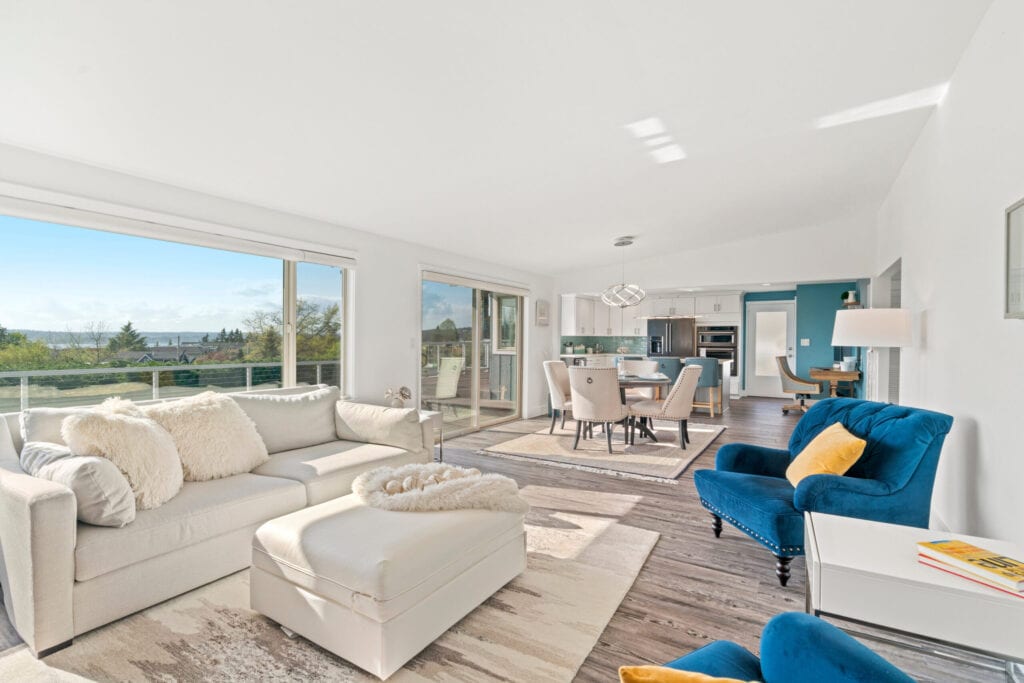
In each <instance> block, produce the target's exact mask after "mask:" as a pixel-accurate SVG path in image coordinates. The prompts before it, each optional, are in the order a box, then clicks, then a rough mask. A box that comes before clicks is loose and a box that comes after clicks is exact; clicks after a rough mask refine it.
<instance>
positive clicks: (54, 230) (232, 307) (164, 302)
mask: <svg viewBox="0 0 1024 683" xmlns="http://www.w3.org/2000/svg"><path fill="white" fill-rule="evenodd" d="M0 244H2V245H3V253H4V258H3V262H2V265H0V291H2V292H4V297H3V304H2V305H0V325H3V326H5V327H8V328H21V329H35V330H53V331H64V330H66V329H71V330H81V329H82V328H83V327H84V326H85V325H86V324H88V323H90V322H103V323H105V327H106V328H107V329H116V328H117V327H120V326H121V325H123V324H124V323H125V322H126V321H128V320H131V322H132V324H133V325H134V326H135V327H136V328H138V329H141V330H152V331H200V332H205V331H217V330H220V329H221V328H222V327H226V328H228V329H231V328H235V327H240V328H244V324H243V320H244V319H245V318H246V317H247V316H248V315H249V314H250V313H251V312H252V311H254V310H259V309H274V310H280V308H281V271H282V266H281V261H280V260H278V259H272V258H266V257H263V256H252V255H249V254H239V253H235V252H230V251H220V250H217V249H207V248H204V247H194V246H189V245H184V244H177V243H174V242H162V241H160V240H151V239H144V238H140V237H130V236H127V235H118V234H116V233H107V232H103V231H100V230H87V229H83V228H75V227H68V226H62V225H54V224H52V223H43V222H40V221H33V220H27V219H22V218H13V217H8V216H0ZM298 280H299V296H300V297H303V298H307V299H313V300H316V301H317V302H318V303H329V302H331V301H333V302H337V301H338V300H339V299H340V294H341V280H340V277H339V274H338V269H337V268H331V267H328V266H320V265H315V264H300V265H299V273H298Z"/></svg>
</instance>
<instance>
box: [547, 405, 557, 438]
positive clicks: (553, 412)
mask: <svg viewBox="0 0 1024 683" xmlns="http://www.w3.org/2000/svg"><path fill="white" fill-rule="evenodd" d="M557 419H558V409H557V408H552V409H551V429H549V430H548V434H554V433H555V420H557Z"/></svg>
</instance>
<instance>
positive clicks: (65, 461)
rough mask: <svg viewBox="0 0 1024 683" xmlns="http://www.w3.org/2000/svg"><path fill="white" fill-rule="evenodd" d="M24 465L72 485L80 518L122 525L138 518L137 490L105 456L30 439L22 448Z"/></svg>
mask: <svg viewBox="0 0 1024 683" xmlns="http://www.w3.org/2000/svg"><path fill="white" fill-rule="evenodd" d="M21 466H22V469H24V470H25V471H26V472H28V473H29V474H31V475H32V476H34V477H39V478H40V479H46V480H48V481H53V482H57V483H58V484H63V485H64V486H67V487H68V488H69V489H71V490H72V492H74V494H75V503H76V504H77V506H78V519H79V521H82V522H85V523H87V524H98V525H100V526H113V527H122V526H124V525H125V524H129V523H131V522H132V521H133V520H134V519H135V494H134V493H132V489H131V487H130V486H128V480H127V479H125V478H124V475H123V474H121V472H120V471H119V470H118V469H117V467H116V466H115V465H114V463H112V462H110V461H109V460H107V459H106V458H97V457H93V456H82V455H72V454H71V449H69V448H68V447H67V446H62V445H60V444H55V443H42V442H39V441H29V442H28V443H26V444H25V446H24V447H23V448H22V449H21Z"/></svg>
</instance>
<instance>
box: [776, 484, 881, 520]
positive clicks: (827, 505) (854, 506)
mask: <svg viewBox="0 0 1024 683" xmlns="http://www.w3.org/2000/svg"><path fill="white" fill-rule="evenodd" d="M897 498H898V497H897V496H893V495H892V488H891V487H890V486H889V485H888V484H887V483H885V482H883V481H878V480H877V479H858V478H857V477H845V476H841V475H837V474H812V475H811V476H809V477H805V478H804V479H803V480H801V482H800V483H799V484H798V485H797V487H796V493H794V494H793V505H794V506H795V507H796V509H797V510H800V511H801V512H824V513H826V514H832V515H843V516H845V517H858V518H861V519H872V520H876V521H882V522H884V521H888V519H889V515H890V514H891V511H892V510H891V509H892V507H893V506H894V505H896V506H898V505H899V501H898V500H897Z"/></svg>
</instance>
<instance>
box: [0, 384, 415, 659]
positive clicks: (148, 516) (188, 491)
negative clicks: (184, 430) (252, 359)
mask: <svg viewBox="0 0 1024 683" xmlns="http://www.w3.org/2000/svg"><path fill="white" fill-rule="evenodd" d="M316 388H317V387H311V388H310V389H316ZM281 393H294V392H281ZM241 396H243V397H247V396H251V395H241ZM239 403H240V404H242V403H243V400H240V401H239ZM322 403H323V402H317V403H315V404H313V403H311V404H310V405H307V406H304V409H305V410H307V411H321V410H324V409H325V408H324V406H323V405H321V404H322ZM244 408H245V406H244V405H243V409H244ZM326 409H328V410H330V411H331V415H330V420H331V423H332V424H333V413H334V404H333V403H331V404H330V405H328V406H327V408H326ZM247 412H248V413H249V415H250V417H251V418H253V421H254V422H255V423H256V427H257V431H259V432H260V435H261V436H262V437H263V440H264V442H265V443H267V444H268V451H271V457H270V460H269V461H268V462H266V463H265V464H263V465H261V466H259V467H257V468H256V469H255V470H253V471H252V472H251V473H247V474H238V475H234V476H231V477H226V478H223V479H214V480H211V481H203V482H186V483H185V485H184V487H183V488H182V490H181V492H180V493H178V494H177V495H176V496H175V497H174V498H172V499H171V500H170V501H168V502H167V503H165V504H164V505H162V506H160V507H158V508H156V509H153V510H140V511H138V513H137V515H136V518H135V521H134V522H132V523H130V524H128V525H127V526H124V527H121V528H114V527H102V526H92V525H89V524H83V523H80V522H78V520H77V513H76V502H75V495H74V493H73V492H72V491H71V490H70V489H69V488H66V487H64V486H62V485H60V484H57V483H54V482H51V481H47V480H44V479H40V478H37V477H33V476H30V475H29V474H26V473H25V472H24V471H23V470H22V468H21V465H20V462H19V458H18V453H19V452H20V449H21V445H22V437H21V434H20V429H19V414H17V413H14V414H10V415H5V416H3V417H4V418H5V419H0V586H2V588H3V599H4V607H5V608H6V610H7V615H8V617H9V618H10V620H11V623H12V624H13V625H14V627H15V629H16V630H17V631H18V634H19V635H20V636H21V637H22V639H24V641H25V642H26V643H27V644H28V647H29V648H30V649H31V650H32V652H33V653H35V654H36V656H44V655H46V654H48V653H49V652H52V651H54V650H55V649H59V648H60V647H63V646H65V645H67V644H69V643H70V641H71V640H72V639H73V638H74V637H75V636H77V635H79V634H82V633H85V632H86V631H89V630H92V629H94V628H96V627H98V626H102V625H103V624H107V623H110V622H111V621H114V620H116V619H119V618H121V617H124V616H126V615H128V614H131V613H133V612H136V611H138V610H140V609H143V608H145V607H148V606H150V605H153V604H156V603H158V602H161V601H163V600H166V599H168V598H170V597H173V596H175V595H178V594H180V593H184V592H187V591H189V590H192V589H193V588H196V587H198V586H201V585H203V584H206V583H209V582H210V581H213V580H215V579H218V578H221V577H223V576H226V575H228V574H231V573H233V572H236V571H239V570H241V569H245V568H246V567H248V566H249V564H250V559H251V548H252V537H253V533H254V532H255V530H256V528H257V527H259V526H260V525H261V524H262V523H263V522H265V521H267V520H269V519H274V518H276V517H279V516H281V515H284V514H287V513H290V512H294V511H296V510H300V509H302V508H304V507H306V506H309V505H314V504H317V503H321V502H323V501H326V500H330V499H333V498H337V497H340V496H344V495H347V494H348V493H350V492H351V488H352V481H353V479H355V477H356V476H358V475H359V474H360V473H362V472H364V471H366V470H369V469H372V468H374V467H378V466H381V465H403V464H407V463H413V462H429V461H431V460H432V459H433V430H432V428H431V426H430V424H429V423H428V422H427V421H426V420H425V419H421V420H420V432H419V434H420V439H421V440H419V441H417V442H416V444H415V445H416V446H417V447H416V448H409V449H403V448H397V447H394V446H388V445H382V444H379V443H361V442H356V441H350V440H348V441H347V440H341V439H338V438H337V436H336V434H334V433H325V431H324V429H322V428H309V427H308V425H309V424H312V423H316V424H319V425H321V426H322V425H323V424H325V423H324V420H325V419H327V416H325V415H319V413H317V414H316V415H313V414H311V413H310V414H307V415H306V416H305V417H302V416H301V410H300V411H298V412H296V410H295V405H294V404H292V403H288V404H284V403H280V404H275V403H274V402H268V403H266V404H261V405H259V406H257V409H255V410H247ZM413 429H415V428H413ZM325 439H327V440H325ZM271 445H273V446H275V449H274V450H271V448H270V446H271Z"/></svg>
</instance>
